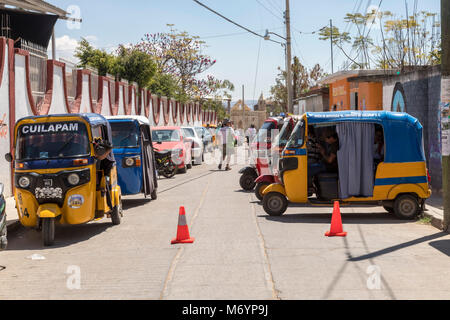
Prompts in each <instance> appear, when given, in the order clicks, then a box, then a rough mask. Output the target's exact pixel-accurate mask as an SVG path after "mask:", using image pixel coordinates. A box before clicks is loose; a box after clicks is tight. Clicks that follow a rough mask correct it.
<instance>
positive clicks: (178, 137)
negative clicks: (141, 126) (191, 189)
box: [152, 127, 192, 173]
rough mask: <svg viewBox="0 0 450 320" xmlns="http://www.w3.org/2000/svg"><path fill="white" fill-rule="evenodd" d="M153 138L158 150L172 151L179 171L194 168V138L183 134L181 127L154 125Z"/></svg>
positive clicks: (183, 171)
mask: <svg viewBox="0 0 450 320" xmlns="http://www.w3.org/2000/svg"><path fill="white" fill-rule="evenodd" d="M152 140H153V148H154V149H155V150H156V151H169V150H170V151H172V160H173V162H174V163H175V164H176V165H177V166H178V172H181V173H186V171H187V169H191V168H192V140H191V139H190V138H187V137H184V136H183V132H182V130H181V128H180V127H152Z"/></svg>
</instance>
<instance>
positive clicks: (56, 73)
mask: <svg viewBox="0 0 450 320" xmlns="http://www.w3.org/2000/svg"><path fill="white" fill-rule="evenodd" d="M63 81H64V75H63V68H62V67H60V66H56V65H55V66H54V68H53V91H52V102H51V104H50V110H49V112H48V113H49V114H62V113H68V112H69V106H68V105H67V103H66V99H65V94H64V92H65V91H64V82H63Z"/></svg>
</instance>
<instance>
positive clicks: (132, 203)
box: [122, 199, 151, 210]
mask: <svg viewBox="0 0 450 320" xmlns="http://www.w3.org/2000/svg"><path fill="white" fill-rule="evenodd" d="M150 202H151V199H122V208H123V210H128V209H133V208H136V207H143V206H145V205H147V204H148V203H150Z"/></svg>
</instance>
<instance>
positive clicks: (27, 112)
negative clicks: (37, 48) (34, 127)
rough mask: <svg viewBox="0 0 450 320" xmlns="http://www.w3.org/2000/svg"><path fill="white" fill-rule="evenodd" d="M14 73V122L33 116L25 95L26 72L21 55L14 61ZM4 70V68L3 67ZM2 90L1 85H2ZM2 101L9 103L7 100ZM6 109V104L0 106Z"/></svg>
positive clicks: (26, 94)
mask: <svg viewBox="0 0 450 320" xmlns="http://www.w3.org/2000/svg"><path fill="white" fill-rule="evenodd" d="M14 64H15V66H14V73H15V89H16V90H15V98H16V114H15V117H16V121H17V120H19V119H21V118H24V117H28V116H31V115H33V111H32V110H31V103H30V101H29V99H28V93H27V78H26V74H25V72H26V70H25V57H24V56H22V55H18V54H16V56H15V61H14ZM5 69H7V68H6V66H5ZM2 88H3V85H2ZM2 101H9V98H8V99H7V100H2ZM6 106H7V107H8V109H9V105H8V104H7V103H4V104H2V108H3V107H6Z"/></svg>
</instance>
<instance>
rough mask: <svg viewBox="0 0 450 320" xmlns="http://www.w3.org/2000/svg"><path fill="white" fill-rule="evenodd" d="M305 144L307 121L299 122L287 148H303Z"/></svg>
mask: <svg viewBox="0 0 450 320" xmlns="http://www.w3.org/2000/svg"><path fill="white" fill-rule="evenodd" d="M304 143H305V121H304V120H302V121H299V122H298V123H297V125H296V126H295V129H294V132H292V135H291V138H290V139H289V141H288V143H287V145H286V147H287V148H301V147H303V145H304Z"/></svg>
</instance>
